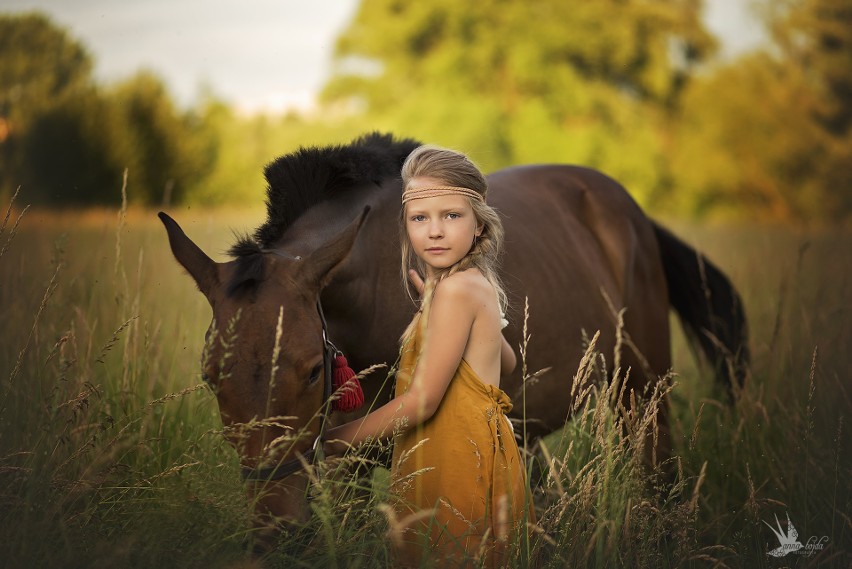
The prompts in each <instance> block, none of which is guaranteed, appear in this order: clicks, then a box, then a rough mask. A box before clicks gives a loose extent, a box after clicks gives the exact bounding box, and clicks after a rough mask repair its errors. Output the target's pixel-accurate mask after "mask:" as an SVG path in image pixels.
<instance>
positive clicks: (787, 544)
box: [763, 512, 804, 557]
mask: <svg viewBox="0 0 852 569" xmlns="http://www.w3.org/2000/svg"><path fill="white" fill-rule="evenodd" d="M785 513H786V512H785ZM763 523H765V524H766V522H763ZM775 523H776V525H777V526H778V531H775V528H774V527H772V526H771V525H769V524H766V527H768V528H769V529H771V530H772V533H774V534H775V536H776V537H777V538H778V541H779V542H781V545H780V546H779V547H776V548H775V549H773V550H772V551H770V552H769V555H771V556H772V557H784V556H785V555H787V554H788V553H793V552H794V551H798V550H800V549H802V547H804V546H803V545H802V544H801V543H800V542H799V532H798V531H796V528H795V526H793V522H791V521H790V514H789V513H787V531H786V533H785V532H784V530H783V529H781V522H779V521H778V516H777V515H776V516H775Z"/></svg>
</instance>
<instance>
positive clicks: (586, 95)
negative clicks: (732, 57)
mask: <svg viewBox="0 0 852 569" xmlns="http://www.w3.org/2000/svg"><path fill="white" fill-rule="evenodd" d="M700 8H701V3H700V1H698V0H654V1H642V0H601V1H597V2H565V1H557V0H530V1H521V0H515V1H505V0H503V1H500V0H486V1H483V2H474V3H458V2H453V1H451V0H436V1H434V2H419V3H417V2H402V1H400V0H364V1H363V2H362V3H361V5H360V8H359V10H358V12H357V14H356V15H355V18H354V19H353V21H352V22H351V24H350V25H349V26H348V28H347V29H346V30H345V31H344V32H343V34H342V35H341V36H340V38H339V40H338V44H337V52H336V64H335V69H334V72H333V75H332V78H331V80H330V81H329V82H328V84H327V85H326V87H325V90H324V93H323V97H324V100H325V101H326V102H328V103H331V104H332V105H338V106H342V107H344V108H354V109H365V110H366V111H367V113H368V114H371V115H372V116H373V117H374V120H375V122H376V124H380V125H384V124H388V125H392V126H395V127H398V128H402V129H403V130H404V131H405V132H404V134H407V135H413V136H418V137H420V138H423V139H425V140H430V141H435V142H440V143H443V144H448V145H452V146H457V147H460V148H462V149H464V150H467V151H468V152H470V153H471V154H472V155H473V157H474V158H475V159H477V161H478V162H479V163H480V165H481V166H483V167H485V168H487V169H491V168H495V167H499V166H504V165H508V164H513V163H520V162H532V161H535V162H542V161H561V162H566V161H568V162H579V163H582V164H586V165H590V166H597V167H599V168H602V169H604V170H606V171H607V172H609V173H610V174H612V175H614V176H616V177H618V178H620V179H621V180H622V181H624V182H626V183H627V184H628V185H629V186H631V187H632V189H633V190H634V193H635V194H636V195H638V197H640V199H642V200H643V201H646V202H647V201H649V200H651V198H652V197H653V194H652V192H654V191H657V190H658V189H659V187H660V186H661V184H662V179H663V177H664V176H662V175H661V169H660V166H661V165H662V164H664V160H663V154H664V142H665V140H664V138H663V136H662V134H661V133H662V130H663V125H664V124H665V122H666V120H667V117H668V115H669V113H670V112H671V110H672V109H674V108H676V106H677V102H678V99H679V96H680V93H681V92H682V90H683V88H684V87H685V85H686V84H687V83H688V78H689V77H690V75H691V73H692V70H693V68H694V66H695V65H696V64H698V63H700V62H701V61H702V60H703V59H704V58H706V56H707V55H709V54H710V53H712V51H713V49H714V47H715V42H714V40H713V38H712V37H711V36H710V35H709V34H708V33H707V31H706V30H705V29H704V28H703V26H702V24H701V21H700Z"/></svg>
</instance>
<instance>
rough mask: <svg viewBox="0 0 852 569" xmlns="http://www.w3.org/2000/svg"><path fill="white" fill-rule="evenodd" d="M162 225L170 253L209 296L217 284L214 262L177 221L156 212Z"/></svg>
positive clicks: (203, 292) (208, 296)
mask: <svg viewBox="0 0 852 569" xmlns="http://www.w3.org/2000/svg"><path fill="white" fill-rule="evenodd" d="M157 216H158V217H159V218H160V221H162V222H163V225H165V226H166V233H168V234H169V245H171V247H172V253H173V254H174V256H175V259H177V261H178V263H180V264H181V265H183V268H184V269H186V270H187V272H188V273H189V274H190V276H191V277H192V278H193V279H194V280H195V283H196V284H197V285H198V289H199V290H200V291H201V292H202V294H204V296H206V297H207V298H208V299H209V298H210V293H211V292H212V291H213V288H214V287H216V286H217V285H218V281H219V279H218V276H217V274H216V263H215V261H213V259H211V258H210V257H208V256H207V255H206V254H205V253H204V251H202V250H201V248H200V247H199V246H198V245H196V244H195V243H193V242H192V239H190V238H189V237H187V236H186V233H184V232H183V229H181V228H180V225H178V224H177V222H176V221H175V220H174V219H172V218H171V217H169V216H168V215H166V214H165V213H163V212H162V211H161V212H160V213H158V214H157Z"/></svg>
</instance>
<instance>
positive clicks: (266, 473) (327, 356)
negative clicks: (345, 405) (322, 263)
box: [240, 249, 341, 482]
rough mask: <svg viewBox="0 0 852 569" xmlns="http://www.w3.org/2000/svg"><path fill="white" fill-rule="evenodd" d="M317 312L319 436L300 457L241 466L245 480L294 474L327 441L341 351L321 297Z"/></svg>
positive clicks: (262, 479)
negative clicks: (336, 363) (335, 367)
mask: <svg viewBox="0 0 852 569" xmlns="http://www.w3.org/2000/svg"><path fill="white" fill-rule="evenodd" d="M262 252H263V253H273V254H275V255H278V256H279V257H284V258H286V259H293V260H296V261H300V260H301V259H302V257H301V256H299V255H290V254H289V253H285V252H283V251H276V250H271V249H266V250H263V251H262ZM317 312H318V313H319V317H320V321H321V322H322V343H323V349H322V365H323V375H324V376H325V380H324V383H323V394H322V407H323V409H322V413H321V414H320V428H319V436H318V437H317V438H316V440H315V441H314V445H313V447H311V449H310V450H308V451H306V452H304V453H300V454H301V459H300V458H298V457H297V458H292V459H290V460H288V461H286V462H282V463H279V464H276V465H275V466H268V467H266V468H250V467H247V466H243V467H241V468H240V477H241V478H242V479H243V480H247V481H251V482H269V481H272V480H281V479H282V478H286V477H288V476H290V475H292V474H295V473H296V472H298V471H299V470H301V469H302V467H303V465H304V462H309V463H311V464H313V463H314V461H315V459H316V457H317V454H320V453H318V452H317V446H320V447H322V442H323V441H325V425H326V423H327V422H328V415H329V405H330V403H331V401H330V399H331V393H332V384H331V364H332V360H333V359H334V357H335V355H337V354H339V353H341V352H340V350H338V349H337V347H336V346H335V345H334V344H332V343H331V341H330V340H329V339H328V323H327V322H326V321H325V314H323V312H322V304H321V303H320V300H319V298H317Z"/></svg>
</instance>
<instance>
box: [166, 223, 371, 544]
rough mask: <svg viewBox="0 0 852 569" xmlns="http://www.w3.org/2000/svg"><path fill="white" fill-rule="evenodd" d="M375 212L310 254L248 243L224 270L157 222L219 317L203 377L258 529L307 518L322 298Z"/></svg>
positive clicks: (320, 371)
mask: <svg viewBox="0 0 852 569" xmlns="http://www.w3.org/2000/svg"><path fill="white" fill-rule="evenodd" d="M369 210H370V208H369V207H365V208H364V210H363V212H362V213H361V214H360V215H359V216H358V217H357V218H356V219H355V220H354V221H353V222H351V223H350V224H349V225H348V226H346V228H345V229H343V230H342V231H341V232H339V233H338V234H337V235H336V236H334V237H333V238H332V239H330V240H328V241H327V242H325V243H324V244H322V245H320V246H319V247H318V248H316V249H315V250H314V251H312V252H311V253H310V254H307V255H304V256H298V255H292V254H289V253H288V252H286V251H281V250H276V249H262V248H261V247H260V246H259V245H258V244H256V243H255V242H253V241H250V240H248V239H246V240H243V241H241V242H240V243H238V244H237V245H236V246H235V247H234V248H232V250H231V253H232V255H233V256H235V257H236V259H235V260H233V261H230V262H226V263H217V262H214V261H213V260H212V259H210V257H208V256H207V255H206V254H205V253H204V251H202V250H201V248H200V247H198V246H197V245H196V244H195V243H194V242H193V241H192V240H191V239H190V238H189V237H187V236H186V234H185V233H184V232H183V230H182V229H181V228H180V226H179V225H178V224H177V223H176V222H175V221H174V220H173V219H172V218H170V217H169V216H168V215H166V214H164V213H160V214H159V216H160V219H161V220H162V222H163V224H164V225H165V227H166V231H167V233H168V237H169V244H170V246H171V249H172V253H173V254H174V256H175V258H176V259H177V261H178V262H179V263H180V264H181V265H182V266H183V267H184V268H185V269H186V270H187V272H189V274H190V276H192V278H193V279H194V280H195V282H196V284H197V285H198V288H199V290H200V291H201V293H202V294H204V296H205V297H206V298H207V301H208V302H209V303H210V306H211V307H212V309H213V319H212V321H211V323H210V327H209V328H208V330H207V341H206V346H205V349H204V353H203V356H202V375H203V377H204V379H205V380H206V381H207V382H208V383H209V385H210V386H211V388H212V389H213V391H214V393H215V394H216V398H217V401H218V404H219V411H220V414H221V417H222V423H223V425H224V432H225V436H226V438H227V439H228V441H229V442H230V443H231V444H232V445H233V446H234V447H235V448H236V450H237V452H238V454H239V457H240V464H241V466H242V469H243V475H244V478H246V479H247V480H249V485H248V491H249V494H250V498H251V499H252V500H254V503H255V511H256V514H257V516H256V520H257V521H256V523H257V524H258V525H259V526H263V527H274V526H275V525H277V523H278V522H284V523H298V522H303V521H305V520H306V519H307V517H308V513H309V509H308V507H307V500H306V487H307V477H306V476H305V475H304V469H303V468H302V465H303V464H304V462H303V461H305V460H306V457H310V456H311V455H312V450H311V448H312V444H313V441H314V440H315V439H316V437H317V436H318V435H319V431H320V428H321V422H322V421H323V420H324V413H325V410H324V408H325V401H324V398H326V397H327V396H328V395H329V393H328V389H327V387H326V385H327V383H326V382H327V381H330V380H328V378H327V373H328V371H327V368H326V366H325V365H324V353H325V346H326V344H325V338H324V333H323V318H322V317H321V313H320V312H319V311H318V307H319V304H318V303H319V296H320V293H321V292H322V290H323V288H324V287H325V286H326V285H327V284H328V283H329V282H330V280H331V279H332V278H333V276H334V275H335V273H336V272H337V271H338V270H339V269H340V267H341V266H342V265H343V264H344V262H345V261H346V259H347V257H348V256H349V254H350V251H351V250H352V248H353V245H354V243H355V240H356V238H357V236H358V233H359V231H360V229H361V228H362V226H363V224H364V220H365V219H366V217H367V214H368V212H369ZM308 461H309V459H308ZM282 475H283V476H282Z"/></svg>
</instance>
